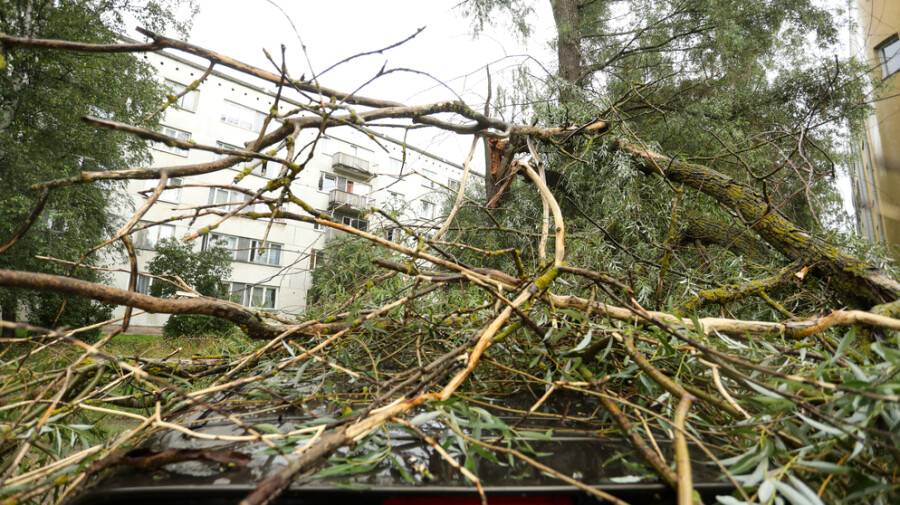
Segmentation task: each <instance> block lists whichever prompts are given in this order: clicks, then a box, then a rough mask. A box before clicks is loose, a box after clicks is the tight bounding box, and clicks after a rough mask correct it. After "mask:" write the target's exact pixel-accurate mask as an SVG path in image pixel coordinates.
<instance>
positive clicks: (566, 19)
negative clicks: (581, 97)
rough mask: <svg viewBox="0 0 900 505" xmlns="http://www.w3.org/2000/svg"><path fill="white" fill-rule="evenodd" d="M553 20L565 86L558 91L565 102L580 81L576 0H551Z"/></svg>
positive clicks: (568, 99) (561, 76)
mask: <svg viewBox="0 0 900 505" xmlns="http://www.w3.org/2000/svg"><path fill="white" fill-rule="evenodd" d="M550 5H551V7H552V8H553V20H554V22H555V23H556V33H557V39H556V56H557V60H558V61H559V78H560V79H562V80H563V81H565V84H566V88H564V89H563V90H562V92H561V93H560V101H561V102H563V103H565V102H568V101H571V100H572V99H573V98H575V96H577V92H576V90H577V88H578V87H579V86H580V82H581V34H580V30H579V19H578V17H579V16H578V0H551V2H550Z"/></svg>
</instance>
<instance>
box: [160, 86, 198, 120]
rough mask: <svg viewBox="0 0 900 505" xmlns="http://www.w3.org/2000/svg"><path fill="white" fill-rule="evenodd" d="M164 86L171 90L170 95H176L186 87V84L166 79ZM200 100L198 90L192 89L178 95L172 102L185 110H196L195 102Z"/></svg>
mask: <svg viewBox="0 0 900 505" xmlns="http://www.w3.org/2000/svg"><path fill="white" fill-rule="evenodd" d="M165 84H166V87H167V88H169V89H170V90H171V91H172V96H178V94H179V93H181V92H182V91H184V90H185V88H187V86H186V85H184V84H181V83H180V82H178V81H173V80H172V79H166V83H165ZM199 101H200V92H199V91H198V90H196V89H193V90H191V91H189V92H187V93H185V94H184V95H183V96H180V97H179V98H178V100H177V101H176V102H175V103H174V104H173V105H174V106H175V107H176V108H178V109H181V110H183V111H187V112H197V103H198V102H199Z"/></svg>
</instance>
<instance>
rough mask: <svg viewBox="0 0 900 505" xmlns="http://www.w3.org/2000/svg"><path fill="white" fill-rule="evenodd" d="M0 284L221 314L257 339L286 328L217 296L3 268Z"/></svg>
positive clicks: (156, 309)
mask: <svg viewBox="0 0 900 505" xmlns="http://www.w3.org/2000/svg"><path fill="white" fill-rule="evenodd" d="M0 286H3V287H7V288H23V289H34V290H38V291H52V292H55V293H59V294H63V295H71V296H80V297H83V298H91V299H93V300H97V301H100V302H104V303H112V304H116V305H124V306H126V307H134V308H137V309H141V310H143V311H145V312H151V313H163V314H196V315H203V316H213V317H218V318H220V319H225V320H227V321H231V322H232V323H234V324H236V325H237V326H238V327H240V329H241V330H242V331H244V332H245V333H247V335H248V336H250V337H251V338H255V339H270V338H275V337H277V336H278V335H279V334H280V333H282V332H283V331H284V328H281V327H276V326H273V325H270V324H268V323H266V322H264V321H263V320H262V318H260V317H259V316H258V315H256V313H254V312H252V311H250V310H248V309H247V308H245V307H242V306H240V305H237V304H235V303H231V302H227V301H225V300H217V299H215V298H205V297H200V298H189V299H169V298H157V297H155V296H148V295H143V294H140V293H135V292H133V291H126V290H124V289H118V288H113V287H110V286H104V285H103V284H98V283H95V282H88V281H83V280H80V279H73V278H71V277H63V276H61V275H50V274H41V273H35V272H17V271H13V270H0Z"/></svg>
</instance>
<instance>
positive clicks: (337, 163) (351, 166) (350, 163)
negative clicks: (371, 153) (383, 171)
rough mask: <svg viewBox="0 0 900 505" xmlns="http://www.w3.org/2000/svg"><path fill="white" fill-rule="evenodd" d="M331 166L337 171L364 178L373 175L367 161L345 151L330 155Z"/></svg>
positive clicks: (369, 177)
mask: <svg viewBox="0 0 900 505" xmlns="http://www.w3.org/2000/svg"><path fill="white" fill-rule="evenodd" d="M331 168H332V170H335V171H337V172H344V173H346V174H350V175H353V176H356V177H362V178H365V179H366V180H368V179H371V178H372V177H374V175H375V174H373V173H372V172H371V171H370V170H369V162H368V161H367V160H364V159H362V158H358V157H356V156H353V155H351V154H347V153H334V155H332V157H331Z"/></svg>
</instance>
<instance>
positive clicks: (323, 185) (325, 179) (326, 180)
mask: <svg viewBox="0 0 900 505" xmlns="http://www.w3.org/2000/svg"><path fill="white" fill-rule="evenodd" d="M335 188H337V176H336V175H334V174H328V173H324V172H323V173H322V175H320V176H319V191H325V192H326V193H327V192H328V191H331V190H332V189H335Z"/></svg>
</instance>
